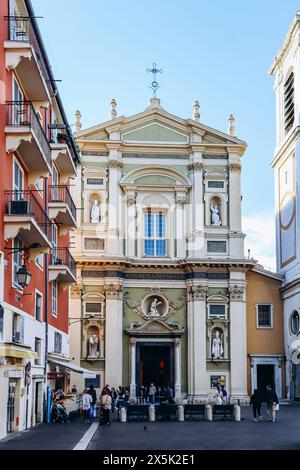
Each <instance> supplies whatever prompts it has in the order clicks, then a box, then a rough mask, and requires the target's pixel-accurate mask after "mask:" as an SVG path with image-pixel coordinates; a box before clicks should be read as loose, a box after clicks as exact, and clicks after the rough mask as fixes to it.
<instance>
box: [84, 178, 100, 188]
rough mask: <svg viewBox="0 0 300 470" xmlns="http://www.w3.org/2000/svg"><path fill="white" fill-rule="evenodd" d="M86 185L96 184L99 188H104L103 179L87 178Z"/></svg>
mask: <svg viewBox="0 0 300 470" xmlns="http://www.w3.org/2000/svg"><path fill="white" fill-rule="evenodd" d="M86 183H87V184H95V185H97V186H102V185H103V178H87V180H86Z"/></svg>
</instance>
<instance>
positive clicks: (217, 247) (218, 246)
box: [207, 241, 226, 253]
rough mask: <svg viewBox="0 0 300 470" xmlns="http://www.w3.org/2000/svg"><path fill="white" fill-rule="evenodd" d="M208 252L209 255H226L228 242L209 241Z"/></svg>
mask: <svg viewBox="0 0 300 470" xmlns="http://www.w3.org/2000/svg"><path fill="white" fill-rule="evenodd" d="M207 252H208V253H226V242H223V241H220V242H218V241H208V242H207Z"/></svg>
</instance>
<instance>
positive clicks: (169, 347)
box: [136, 343, 174, 388]
mask: <svg viewBox="0 0 300 470" xmlns="http://www.w3.org/2000/svg"><path fill="white" fill-rule="evenodd" d="M173 362H174V353H173V344H172V343H164V344H162V343H147V344H146V343H141V344H139V345H138V347H137V369H136V372H137V384H138V385H139V386H141V385H144V386H146V387H149V385H150V383H151V382H153V383H154V384H155V385H156V387H157V388H158V387H160V388H163V387H164V386H168V385H169V384H171V385H174V370H173V369H174V367H173Z"/></svg>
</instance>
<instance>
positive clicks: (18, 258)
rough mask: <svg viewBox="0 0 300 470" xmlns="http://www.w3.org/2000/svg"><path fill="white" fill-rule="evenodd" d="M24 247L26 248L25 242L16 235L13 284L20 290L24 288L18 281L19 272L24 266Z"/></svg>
mask: <svg viewBox="0 0 300 470" xmlns="http://www.w3.org/2000/svg"><path fill="white" fill-rule="evenodd" d="M23 248H24V245H23V242H22V241H21V240H20V239H19V238H18V237H16V238H15V239H14V243H13V250H14V253H13V285H14V286H15V287H17V288H18V289H20V290H23V287H22V286H20V284H19V283H18V276H17V272H18V271H19V269H20V268H22V266H23V258H22V255H23V251H22V250H23Z"/></svg>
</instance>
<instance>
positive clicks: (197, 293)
mask: <svg viewBox="0 0 300 470" xmlns="http://www.w3.org/2000/svg"><path fill="white" fill-rule="evenodd" d="M207 292H208V286H197V287H196V286H191V287H189V289H188V299H189V300H202V301H205V300H206V297H207Z"/></svg>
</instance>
